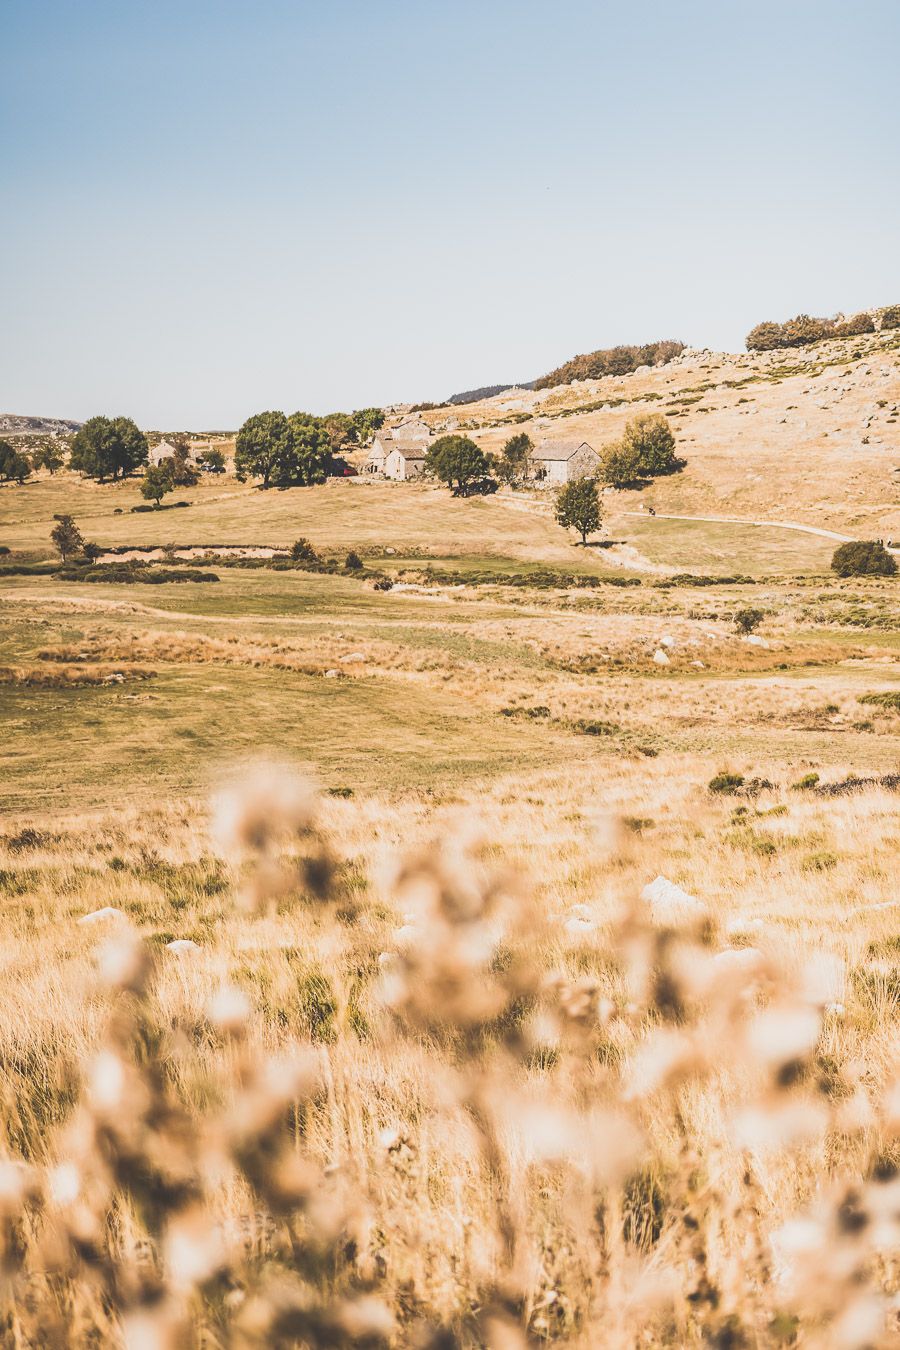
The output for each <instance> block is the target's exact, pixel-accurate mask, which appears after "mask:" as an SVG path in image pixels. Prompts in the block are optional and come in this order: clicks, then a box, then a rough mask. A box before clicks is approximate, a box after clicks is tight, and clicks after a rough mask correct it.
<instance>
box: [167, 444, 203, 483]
mask: <svg viewBox="0 0 900 1350" xmlns="http://www.w3.org/2000/svg"><path fill="white" fill-rule="evenodd" d="M172 445H173V446H174V447H175V453H174V455H170V456H169V457H168V459H165V460H163V465H164V467H165V470H166V473H167V474H168V475H169V481H170V483H171V484H172V486H173V487H196V485H197V483H199V481H200V475H199V473H198V472H197V470H196V469H195V468H194V466H193V464H192V463H191V447H190V442H189V441H188V439H187V437H185V436H178V437H176V438H175V439H174V440H173V441H172Z"/></svg>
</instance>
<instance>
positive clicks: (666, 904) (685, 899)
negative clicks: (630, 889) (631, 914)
mask: <svg viewBox="0 0 900 1350" xmlns="http://www.w3.org/2000/svg"><path fill="white" fill-rule="evenodd" d="M641 899H642V900H646V902H647V904H648V905H649V906H650V918H651V919H652V920H653V922H654V923H659V924H672V923H683V922H685V921H689V920H692V919H699V918H701V917H702V916H703V915H704V914H705V913H706V906H705V905H704V904H702V903H701V902H700V901H699V900H697V899H695V898H694V896H693V895H688V893H687V891H683V890H682V889H681V887H680V886H676V885H675V883H674V881H669V880H668V878H667V877H657V878H656V880H655V881H651V882H649V883H648V885H646V886H645V887H644V889H643V890H642V891H641Z"/></svg>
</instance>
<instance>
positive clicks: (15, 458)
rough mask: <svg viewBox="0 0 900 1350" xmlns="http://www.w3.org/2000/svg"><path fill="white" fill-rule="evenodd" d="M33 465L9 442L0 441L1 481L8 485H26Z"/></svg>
mask: <svg viewBox="0 0 900 1350" xmlns="http://www.w3.org/2000/svg"><path fill="white" fill-rule="evenodd" d="M30 473H31V464H30V463H29V461H28V460H27V459H26V458H25V456H24V455H23V454H21V453H20V452H19V451H18V450H17V449H16V447H15V446H14V445H10V443H9V441H0V479H2V480H3V481H4V482H6V483H24V481H25V479H26V478H27V477H28V475H29V474H30Z"/></svg>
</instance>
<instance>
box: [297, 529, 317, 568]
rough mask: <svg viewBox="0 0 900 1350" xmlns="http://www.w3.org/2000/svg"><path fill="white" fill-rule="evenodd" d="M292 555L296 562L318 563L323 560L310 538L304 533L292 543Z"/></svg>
mask: <svg viewBox="0 0 900 1350" xmlns="http://www.w3.org/2000/svg"><path fill="white" fill-rule="evenodd" d="M291 557H292V558H293V560H294V562H308V563H317V562H321V561H322V560H321V558H320V557H319V555H318V553H317V552H316V550H315V549H314V548H313V546H312V544H311V543H310V542H309V540H308V539H305V538H304V537H303V536H302V535H301V536H300V538H299V539H298V540H296V542H295V543H293V544H292V545H291Z"/></svg>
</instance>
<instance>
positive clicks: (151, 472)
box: [141, 463, 174, 506]
mask: <svg viewBox="0 0 900 1350" xmlns="http://www.w3.org/2000/svg"><path fill="white" fill-rule="evenodd" d="M173 486H174V484H173V482H172V475H171V473H170V472H169V468H168V465H167V464H166V463H162V464H148V465H147V470H146V473H145V474H144V477H143V478H142V480H141V496H142V497H145V498H146V500H147V501H148V502H149V501H152V502H155V503H156V505H157V506H159V504H160V502H161V501H162V499H163V497H165V496H166V494H167V493H169V492H171V491H172V488H173Z"/></svg>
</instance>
